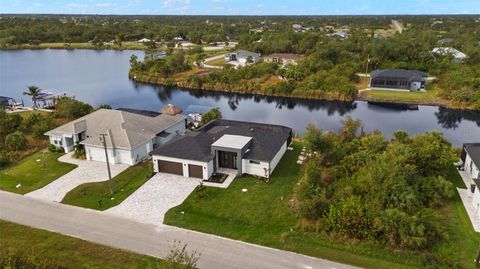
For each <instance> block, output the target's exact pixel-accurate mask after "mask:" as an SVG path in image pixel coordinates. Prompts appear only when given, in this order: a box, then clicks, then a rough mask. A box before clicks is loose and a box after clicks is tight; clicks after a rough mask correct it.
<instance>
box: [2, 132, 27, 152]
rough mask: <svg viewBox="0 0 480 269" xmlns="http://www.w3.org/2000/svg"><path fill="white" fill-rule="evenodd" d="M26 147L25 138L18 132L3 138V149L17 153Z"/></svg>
mask: <svg viewBox="0 0 480 269" xmlns="http://www.w3.org/2000/svg"><path fill="white" fill-rule="evenodd" d="M26 145H27V137H26V136H25V134H23V133H22V132H20V131H16V132H14V133H12V134H9V135H7V137H6V138H5V147H6V148H7V149H8V150H12V151H17V150H21V149H24V148H25V146H26Z"/></svg>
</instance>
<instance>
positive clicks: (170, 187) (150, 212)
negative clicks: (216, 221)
mask: <svg viewBox="0 0 480 269" xmlns="http://www.w3.org/2000/svg"><path fill="white" fill-rule="evenodd" d="M199 184H200V180H199V179H194V178H186V177H182V176H177V175H172V174H165V173H157V174H155V175H154V176H153V177H152V178H151V179H149V180H148V181H147V182H146V183H145V184H143V186H142V187H140V188H139V189H138V190H136V191H135V192H134V193H133V194H132V195H130V196H129V197H128V198H127V199H125V201H123V202H122V203H121V204H119V205H117V206H115V207H112V208H110V209H108V210H106V212H108V213H111V214H114V215H117V216H122V217H126V218H129V219H132V220H135V221H138V222H142V223H149V224H154V225H157V226H160V225H162V224H163V217H164V216H165V213H166V212H167V211H168V210H169V209H170V208H172V207H175V206H177V205H180V204H181V203H182V202H183V201H184V200H185V199H186V198H187V196H188V195H190V193H191V192H192V191H193V190H194V189H195V187H196V186H198V185H199Z"/></svg>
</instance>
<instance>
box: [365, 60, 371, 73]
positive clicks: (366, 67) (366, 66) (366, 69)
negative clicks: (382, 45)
mask: <svg viewBox="0 0 480 269" xmlns="http://www.w3.org/2000/svg"><path fill="white" fill-rule="evenodd" d="M369 63H370V55H368V58H367V64H366V65H365V76H366V75H367V74H368V64H369Z"/></svg>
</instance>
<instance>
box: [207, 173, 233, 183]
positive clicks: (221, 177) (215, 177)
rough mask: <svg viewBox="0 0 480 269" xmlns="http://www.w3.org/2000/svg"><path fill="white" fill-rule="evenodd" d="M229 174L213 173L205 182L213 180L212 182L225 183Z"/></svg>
mask: <svg viewBox="0 0 480 269" xmlns="http://www.w3.org/2000/svg"><path fill="white" fill-rule="evenodd" d="M227 177H228V175H226V174H221V173H216V174H213V175H212V176H211V177H210V178H209V179H208V180H204V182H211V183H220V184H221V183H223V182H224V181H225V179H227Z"/></svg>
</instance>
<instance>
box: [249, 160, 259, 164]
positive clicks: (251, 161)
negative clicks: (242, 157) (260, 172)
mask: <svg viewBox="0 0 480 269" xmlns="http://www.w3.org/2000/svg"><path fill="white" fill-rule="evenodd" d="M249 163H251V164H260V162H259V161H254V160H250V161H249Z"/></svg>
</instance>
